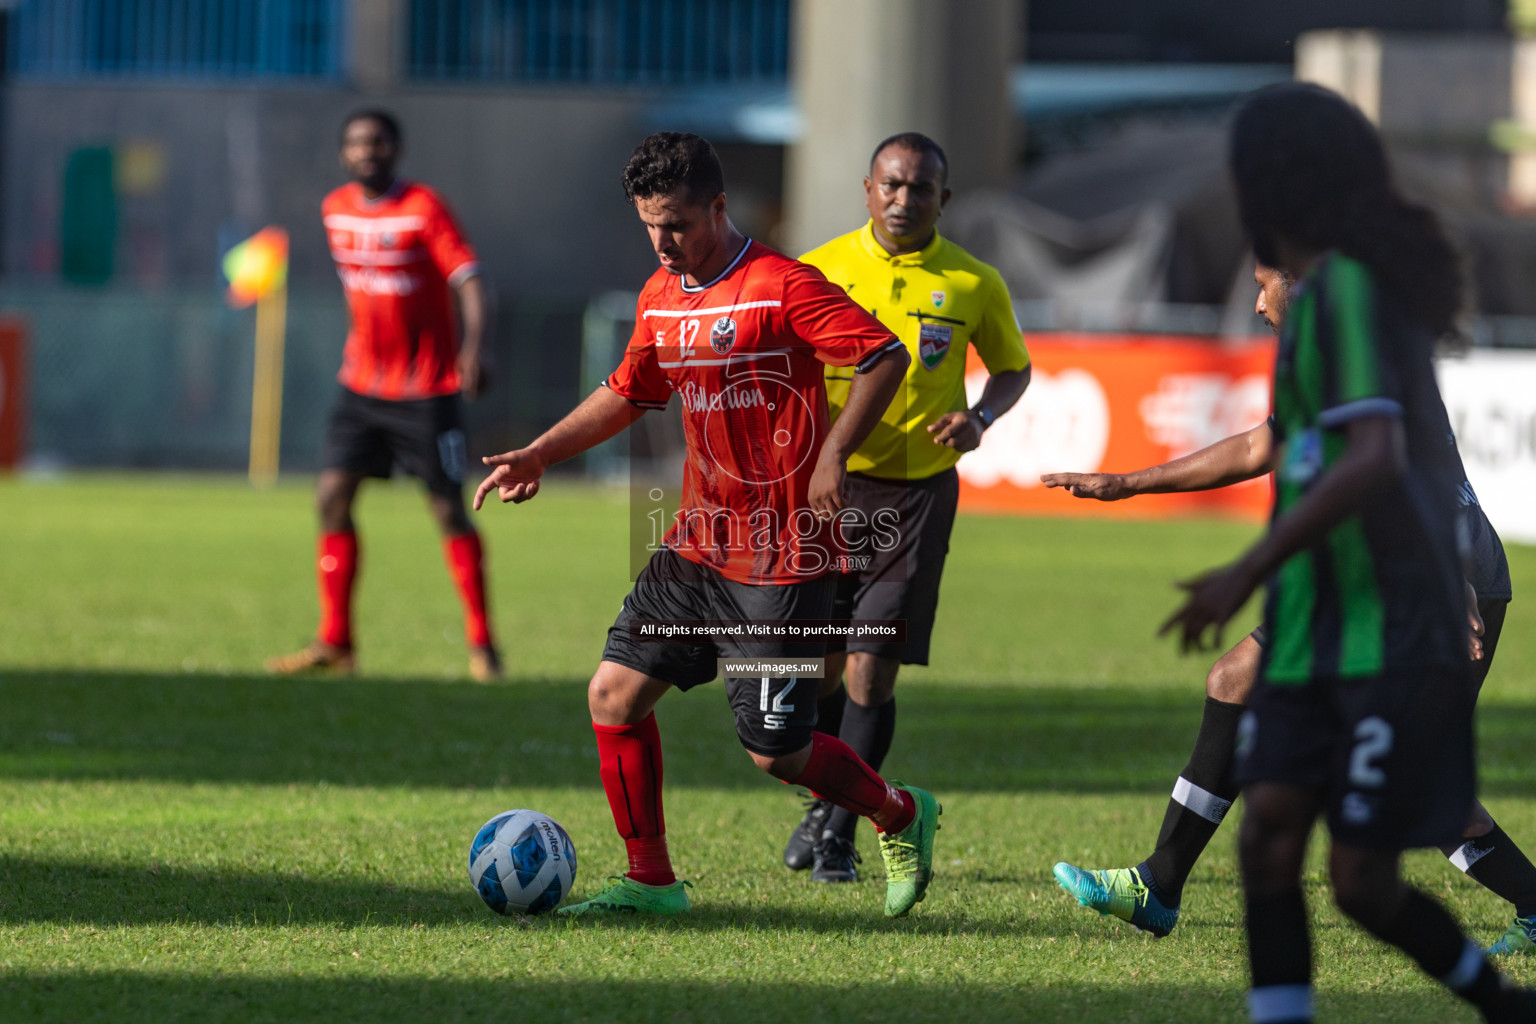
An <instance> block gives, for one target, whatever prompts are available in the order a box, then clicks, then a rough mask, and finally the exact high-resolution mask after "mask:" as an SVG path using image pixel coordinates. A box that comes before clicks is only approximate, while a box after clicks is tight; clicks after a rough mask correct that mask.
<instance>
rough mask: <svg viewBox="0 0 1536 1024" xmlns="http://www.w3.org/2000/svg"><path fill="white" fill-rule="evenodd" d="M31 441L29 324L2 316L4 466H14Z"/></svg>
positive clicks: (0, 449)
mask: <svg viewBox="0 0 1536 1024" xmlns="http://www.w3.org/2000/svg"><path fill="white" fill-rule="evenodd" d="M26 442H27V327H26V324H25V323H23V322H22V321H20V320H13V319H3V318H0V467H4V468H14V467H15V466H16V464H17V463H19V462H20V461H21V457H22V455H23V454H24V453H25V452H26Z"/></svg>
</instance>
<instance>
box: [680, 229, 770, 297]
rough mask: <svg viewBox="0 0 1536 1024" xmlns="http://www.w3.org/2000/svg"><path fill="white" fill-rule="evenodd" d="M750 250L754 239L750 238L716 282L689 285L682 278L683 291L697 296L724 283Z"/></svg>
mask: <svg viewBox="0 0 1536 1024" xmlns="http://www.w3.org/2000/svg"><path fill="white" fill-rule="evenodd" d="M750 248H752V239H750V238H749V239H747V240H746V244H744V245H743V246H742V247H741V251H740V252H738V253H737V254H736V256H735V258H734V259H732V260H731V262H729V263H727V264H726V265H725V269H724V270H722V271H720V273H718V274H716V275H715V277H714V280H712V281H705V282H704V283H703V284H689V283H688V282H687V281H684V280H683V279H682V278H678V279H677V283H678V284H679V285H680V286H681V287H682V289H683V291H685V292H687V293H688V294H689V295H696V294H698V293H699V292H702V291H708V290H709V289H710V288H713V287H714V286H715V285H717V284H719V283H720V282H721V281H724V280H725V279H726V278H727V277H729V276H730V274H731V271H733V270H735V269H736V264H738V263H740V262H741V258H742V257H743V256H745V255H746V254H747V250H748V249H750Z"/></svg>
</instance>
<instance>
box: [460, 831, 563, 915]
mask: <svg viewBox="0 0 1536 1024" xmlns="http://www.w3.org/2000/svg"><path fill="white" fill-rule="evenodd" d="M469 880H470V882H472V883H473V884H474V886H475V891H476V892H478V893H479V894H480V898H481V899H482V900H484V901H485V905H486V906H488V907H490V908H491V909H492V910H494V911H496V913H498V914H542V913H544V911H546V910H553V909H554V908H555V905H556V904H557V903H559V902H560V901H561V900H563V899H565V895H566V893H568V892H570V891H571V884H572V883H573V882H575V880H576V844H574V843H572V842H571V837H570V836H569V835H567V834H566V832H565V829H563V828H561V827H560V824H559V823H558V822H556V821H555V820H554V819H553V818H551V817H549V816H548V815H547V814H540V813H539V812H538V811H526V810H520V811H506V812H505V813H502V814H498V815H496V817H494V818H492V819H491V820H490V821H488V822H486V823H485V824H484V825H482V826H480V830H479V831H478V832H476V833H475V838H474V840H473V841H472V842H471V843H470V844H469Z"/></svg>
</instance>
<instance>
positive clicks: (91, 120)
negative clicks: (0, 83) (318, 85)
mask: <svg viewBox="0 0 1536 1024" xmlns="http://www.w3.org/2000/svg"><path fill="white" fill-rule="evenodd" d="M647 102H648V99H647V97H645V96H642V95H635V94H606V95H605V94H602V93H594V92H592V91H586V90H583V91H580V92H577V91H571V90H565V91H555V90H550V91H547V92H538V91H515V92H514V91H508V90H505V89H499V90H495V91H490V90H487V91H483V92H482V91H474V90H466V89H439V90H426V89H412V90H401V91H397V92H394V93H390V94H382V95H381V94H372V95H367V96H364V95H362V94H360V93H355V92H352V91H348V90H328V89H310V88H287V89H272V88H270V87H268V88H264V89H260V90H257V89H233V88H209V87H200V86H181V87H164V86H148V85H140V84H126V83H111V84H100V85H96V84H90V85H52V84H39V83H27V82H22V83H16V84H13V85H11V86H10V87H9V88H8V89H7V90H6V92H5V96H4V103H5V124H6V126H7V142H6V146H5V164H4V166H5V170H4V173H5V182H6V185H5V188H4V189H3V190H0V195H3V203H4V210H3V222H0V223H3V232H4V238H3V259H4V270H5V272H6V273H7V274H8V275H12V276H19V277H22V278H43V279H47V278H50V277H53V276H54V275H56V273H57V269H58V262H59V253H58V241H59V223H60V204H61V198H62V181H63V172H64V166H65V162H66V160H67V159H68V157H69V154H70V153H71V152H72V151H74V150H75V149H77V148H79V147H82V146H90V145H106V146H112V147H114V149H117V150H118V151H119V152H120V153H121V152H122V151H123V150H122V147H130V148H133V149H135V150H136V151H137V152H139V153H140V154H144V153H149V154H151V156H150V157H148V159H153V154H155V153H158V154H159V155H160V156H161V157H163V171H164V173H163V178H161V180H160V181H159V182H158V184H155V185H153V186H152V187H148V188H144V187H142V185H141V186H140V187H139V188H138V189H137V190H136V191H134V192H133V193H131V194H126V195H120V200H119V203H120V205H119V228H118V243H117V244H118V249H117V261H116V262H117V269H118V279H119V280H120V281H121V282H122V283H125V284H134V285H139V286H155V285H164V284H172V283H192V282H198V281H207V282H209V283H210V284H213V283H216V282H217V273H218V258H219V253H220V251H221V245H220V242H221V235H220V233H221V231H222V232H223V233H224V235H225V236H226V237H225V238H224V241H225V242H226V243H227V241H229V238H228V237H227V236H229V235H230V233H231V232H238V231H244V230H252V231H253V230H255V229H256V228H259V227H261V226H263V225H265V224H269V223H271V224H280V225H282V226H284V227H286V228H287V229H288V230H289V232H290V235H291V237H292V246H293V252H292V268H291V273H292V283H293V285H294V286H295V287H297V288H303V287H307V286H319V285H323V284H329V283H330V282H332V281H334V272H333V270H332V268H331V264H330V259H329V256H328V255H327V252H326V249H325V239H324V234H323V232H322V231H321V230H320V223H319V203H320V200H321V198H322V197H323V196H324V195H325V193H326V192H327V191H329V190H330V189H331V188H334V187H335V186H337V185H339V184H341V183H342V182H343V181H344V177H343V175H342V172H341V169H340V167H339V165H338V163H337V129H338V126H339V123H340V121H341V119H342V118H343V117H344V116H345V115H346V113H347V112H348V111H350V110H352V109H354V108H356V107H359V106H362V105H365V104H366V105H380V106H386V107H388V108H390V109H393V110H394V111H396V112H397V113H398V114H399V116H400V118H401V121H402V124H403V126H404V130H405V134H406V154H405V159H404V161H403V163H402V165H401V170H402V173H403V174H404V175H405V176H406V177H409V178H413V179H418V180H421V181H424V182H426V183H428V184H430V185H432V186H433V187H435V188H437V189H438V190H439V191H441V192H442V193H443V194H444V195H445V196H446V197H447V199H448V201H449V203H450V204H451V205H452V206H453V207H454V209H455V210H456V212H457V213H458V215H459V217H460V219H461V220H462V221H463V223H464V226H465V229H466V231H467V232H468V234H469V236H470V238H471V239H472V241H473V242H474V244H475V246H476V247H477V248H478V249H479V251H480V253H481V256H482V258H483V260H484V262H485V265H486V270H487V274H488V276H489V278H490V279H491V280H492V282H493V283H494V284H495V286H496V288H497V290H498V291H513V292H518V293H522V292H530V293H537V294H542V295H547V296H574V295H587V294H591V293H593V292H594V291H601V290H604V289H608V288H616V287H630V288H634V287H636V286H637V285H638V282H639V281H640V280H642V279H643V277H644V276H645V275H646V274H649V273H650V272H651V270H652V269H653V268H654V261H653V260H652V258H651V256H650V253H649V250H648V248H647V246H646V241H645V236H644V234H643V233H642V232H640V231H638V230H637V229H636V226H635V221H634V214H633V213H632V212H631V211H630V210H629V208H628V207H627V206H626V205H625V203H624V197H623V193H622V190H621V189H620V186H619V184H618V181H619V170H620V168H621V167H622V166H623V163H624V160H625V158H626V157H627V156H628V155H629V151H630V149H631V148H632V147H633V146H634V144H635V143H636V142H637V141H638V140H639V139H640V138H641V137H642V135H643V134H644V131H645V130H646V129H645V128H644V127H643V120H644V119H643V117H642V112H643V111H644V109H646V106H647ZM121 163H122V160H121V158H120V159H119V164H121Z"/></svg>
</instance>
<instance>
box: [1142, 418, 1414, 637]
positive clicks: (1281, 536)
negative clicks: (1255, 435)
mask: <svg viewBox="0 0 1536 1024" xmlns="http://www.w3.org/2000/svg"><path fill="white" fill-rule="evenodd" d="M1266 429H1267V428H1266ZM1407 464H1408V450H1407V439H1406V437H1405V435H1404V433H1403V424H1402V421H1401V420H1399V419H1398V418H1397V417H1395V416H1362V417H1361V418H1359V419H1356V420H1352V421H1350V423H1349V425H1348V428H1347V430H1346V440H1345V449H1344V452H1343V454H1342V455H1340V457H1339V459H1338V461H1337V462H1335V463H1334V464H1333V465H1332V466H1329V467H1328V469H1327V470H1325V471H1324V472H1323V474H1322V475H1321V476H1320V477H1318V480H1317V483H1316V484H1314V485H1313V486H1312V488H1311V489H1310V490H1309V491H1308V492H1307V494H1306V496H1305V497H1304V498H1302V499H1301V501H1299V502H1297V504H1296V505H1295V507H1293V508H1292V509H1291V510H1290V511H1289V512H1287V513H1286V514H1285V515H1284V516H1283V517H1281V518H1280V519H1279V520H1278V521H1277V522H1276V523H1275V524H1274V526H1273V527H1271V528H1270V530H1269V532H1268V533H1266V534H1265V535H1264V537H1263V539H1261V540H1260V541H1259V542H1258V543H1257V544H1255V545H1254V546H1253V547H1252V548H1250V549H1249V550H1248V553H1247V554H1245V555H1244V556H1243V557H1242V558H1240V559H1239V560H1238V561H1237V562H1235V563H1233V564H1232V565H1230V566H1227V567H1225V568H1221V569H1215V570H1212V571H1211V572H1208V573H1206V574H1204V575H1202V576H1198V577H1196V578H1194V579H1192V580H1187V581H1185V582H1183V583H1181V584H1179V586H1181V587H1182V588H1183V589H1185V590H1186V591H1188V592H1189V596H1188V597H1187V598H1186V599H1185V602H1184V604H1183V605H1182V606H1181V607H1180V608H1179V609H1178V611H1176V612H1174V613H1173V615H1172V616H1170V617H1169V619H1168V621H1167V622H1165V623H1163V627H1162V629H1160V630H1158V635H1159V636H1162V635H1163V634H1166V633H1168V632H1169V631H1170V630H1177V631H1178V634H1179V639H1180V648H1181V650H1183V651H1186V652H1187V651H1189V650H1191V649H1193V650H1204V649H1205V632H1206V630H1207V629H1210V628H1212V627H1214V628H1215V630H1216V635H1215V641H1214V643H1215V645H1216V646H1218V647H1219V646H1220V645H1221V627H1222V626H1223V625H1224V624H1225V623H1226V622H1227V620H1228V619H1230V618H1232V616H1233V615H1235V614H1237V610H1238V609H1239V608H1241V607H1242V606H1243V602H1244V601H1246V600H1248V596H1249V595H1250V594H1252V593H1253V591H1254V589H1255V588H1256V587H1257V586H1258V585H1259V583H1260V582H1261V581H1262V580H1263V579H1264V578H1265V577H1266V576H1268V575H1269V574H1270V573H1271V572H1273V571H1274V570H1275V569H1276V568H1277V567H1278V566H1279V565H1280V564H1281V563H1282V562H1284V561H1285V560H1286V559H1287V558H1289V557H1290V556H1291V555H1293V554H1295V553H1296V552H1298V551H1300V550H1302V549H1303V548H1305V547H1307V546H1308V545H1310V544H1312V543H1314V542H1316V541H1317V540H1318V539H1319V538H1321V537H1322V536H1323V535H1324V534H1326V533H1327V532H1328V530H1330V529H1331V528H1332V527H1333V526H1334V525H1335V524H1337V523H1338V522H1340V521H1341V520H1343V519H1344V518H1345V517H1346V516H1348V515H1349V514H1350V513H1351V512H1353V511H1354V510H1355V509H1357V508H1358V507H1359V506H1360V505H1361V503H1362V502H1364V501H1365V499H1367V498H1368V497H1369V496H1370V495H1371V494H1372V493H1373V492H1375V491H1376V490H1377V489H1379V488H1381V487H1383V486H1385V485H1386V484H1388V483H1390V482H1391V481H1393V480H1395V479H1396V478H1397V477H1399V476H1400V475H1401V474H1402V473H1403V472H1404V470H1405V468H1406V467H1407Z"/></svg>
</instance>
